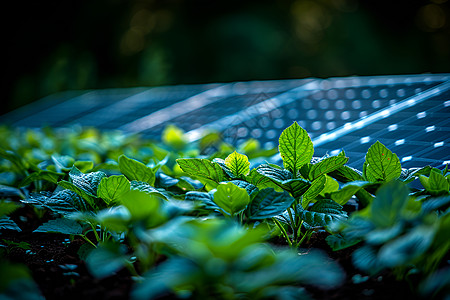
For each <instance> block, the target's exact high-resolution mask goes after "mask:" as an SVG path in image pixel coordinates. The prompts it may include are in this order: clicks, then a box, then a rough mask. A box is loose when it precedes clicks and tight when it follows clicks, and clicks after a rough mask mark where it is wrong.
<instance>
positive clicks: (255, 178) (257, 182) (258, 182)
mask: <svg viewBox="0 0 450 300" xmlns="http://www.w3.org/2000/svg"><path fill="white" fill-rule="evenodd" d="M245 180H246V181H248V182H249V183H251V184H253V185H254V186H256V187H257V188H258V189H264V188H268V187H270V186H272V185H273V184H272V180H270V179H269V178H267V177H266V176H264V175H262V174H260V173H259V172H258V171H257V169H256V168H255V169H252V170H250V174H248V175H247V177H246V178H245Z"/></svg>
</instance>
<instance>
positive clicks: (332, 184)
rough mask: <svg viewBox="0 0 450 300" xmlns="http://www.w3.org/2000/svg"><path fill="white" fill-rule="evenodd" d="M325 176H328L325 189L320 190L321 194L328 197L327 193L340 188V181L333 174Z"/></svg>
mask: <svg viewBox="0 0 450 300" xmlns="http://www.w3.org/2000/svg"><path fill="white" fill-rule="evenodd" d="M325 177H326V178H327V182H326V183H325V187H324V188H323V190H322V191H321V192H320V196H322V197H324V198H328V196H325V195H328V194H330V193H333V192H337V191H338V190H339V183H338V182H337V181H336V180H335V179H334V178H333V177H331V176H328V175H325Z"/></svg>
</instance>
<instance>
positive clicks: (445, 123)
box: [1, 74, 450, 169]
mask: <svg viewBox="0 0 450 300" xmlns="http://www.w3.org/2000/svg"><path fill="white" fill-rule="evenodd" d="M1 121H2V123H7V124H10V125H12V126H23V127H42V126H44V125H50V126H53V127H65V126H70V125H73V124H80V125H83V126H95V127H98V128H100V129H119V130H123V131H124V132H131V133H134V132H139V133H141V134H143V135H144V136H146V137H149V138H153V139H158V138H159V137H160V135H161V132H162V130H163V129H164V127H165V126H166V125H167V124H169V123H171V124H175V125H177V126H178V127H180V128H182V129H184V130H185V131H186V132H187V136H188V138H189V139H190V140H191V141H195V140H198V139H199V138H200V137H201V136H203V135H204V134H205V133H207V132H209V131H211V130H215V131H219V132H222V134H223V137H224V139H225V140H226V141H227V142H229V143H232V144H235V145H238V144H240V143H241V142H243V141H244V140H246V139H248V138H256V139H258V140H259V141H260V142H261V143H262V145H263V146H265V147H274V146H276V145H277V144H278V137H279V135H280V133H281V131H282V130H283V129H284V128H286V127H287V126H289V125H290V124H292V122H293V121H297V122H298V123H299V124H300V125H301V126H302V127H303V128H305V129H306V130H307V131H308V133H309V134H310V136H311V138H312V140H313V143H314V144H315V156H323V155H325V154H331V155H334V154H336V153H337V152H338V151H340V149H342V148H343V149H344V150H345V151H346V153H347V154H348V156H349V157H351V161H349V165H350V166H353V167H356V168H359V169H360V168H361V167H362V164H363V162H364V155H365V153H366V151H367V149H368V148H369V146H370V145H372V144H373V143H374V142H375V141H376V140H379V141H380V142H382V143H383V144H385V145H386V146H387V147H388V148H389V149H391V150H392V151H393V152H395V153H396V154H397V155H398V156H399V158H400V160H401V161H402V166H403V167H420V166H424V165H432V166H435V167H439V166H442V165H443V164H446V163H449V162H450V151H449V150H450V149H449V148H450V144H449V143H450V75H449V74H426V75H405V76H371V77H345V78H329V79H313V78H311V79H301V80H275V81H252V82H233V83H226V84H201V85H180V86H166V87H152V88H144V87H141V88H129V89H107V90H91V91H78V92H65V93H59V94H55V95H51V96H49V97H47V98H44V99H42V100H40V101H37V102H36V103H33V104H31V105H29V106H26V107H23V108H21V109H19V110H17V111H14V112H11V113H9V114H7V115H5V116H3V117H2V120H1Z"/></svg>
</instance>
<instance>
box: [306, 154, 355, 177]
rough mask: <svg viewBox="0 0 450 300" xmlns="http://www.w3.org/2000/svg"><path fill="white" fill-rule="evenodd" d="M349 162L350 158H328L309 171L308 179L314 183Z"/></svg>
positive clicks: (339, 156)
mask: <svg viewBox="0 0 450 300" xmlns="http://www.w3.org/2000/svg"><path fill="white" fill-rule="evenodd" d="M341 153H342V152H341ZM347 161H348V157H345V156H342V155H338V156H331V157H327V158H325V159H323V160H322V161H320V162H318V163H316V164H314V165H311V167H310V169H309V175H308V179H309V180H311V181H312V180H314V179H316V178H318V177H320V176H321V175H324V174H328V173H330V172H333V171H335V170H337V169H339V168H340V167H342V166H343V165H345V164H346V163H347Z"/></svg>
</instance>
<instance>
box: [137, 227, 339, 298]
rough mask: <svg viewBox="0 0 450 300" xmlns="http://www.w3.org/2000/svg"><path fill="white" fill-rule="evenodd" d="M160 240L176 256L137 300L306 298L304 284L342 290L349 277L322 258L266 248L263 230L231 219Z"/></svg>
mask: <svg viewBox="0 0 450 300" xmlns="http://www.w3.org/2000/svg"><path fill="white" fill-rule="evenodd" d="M157 236H159V240H160V241H164V242H166V243H167V245H169V246H170V247H171V248H172V251H173V253H175V255H173V254H172V255H169V258H168V259H167V260H166V261H164V262H162V263H161V264H160V265H158V266H157V267H156V268H155V269H152V270H150V271H149V272H147V273H146V274H144V279H143V281H142V282H141V283H140V284H138V285H136V286H135V288H134V290H133V292H132V298H133V299H154V298H156V297H158V296H161V295H167V293H169V295H172V296H175V297H177V298H189V299H238V298H247V299H273V298H278V297H280V298H284V297H287V298H288V299H305V298H308V297H307V293H306V292H305V290H304V289H302V287H301V285H302V284H303V285H305V284H307V285H313V286H319V287H322V288H325V289H328V288H329V289H332V288H336V287H337V286H339V284H341V282H342V279H343V273H342V271H341V269H340V268H339V267H338V266H337V265H336V264H334V263H332V262H331V261H330V260H329V259H328V258H327V257H326V256H324V255H323V254H322V253H315V252H314V253H309V254H305V255H301V256H300V255H298V254H297V253H296V252H292V251H290V250H280V249H278V250H273V249H271V248H270V247H269V246H268V245H266V244H262V242H263V239H262V237H263V233H262V232H260V230H251V229H245V228H243V227H241V226H239V225H238V224H236V223H230V222H227V221H225V220H219V219H210V220H206V221H199V220H192V221H189V222H185V223H183V224H182V225H181V226H179V227H178V230H176V231H171V232H166V235H154V238H157Z"/></svg>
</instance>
